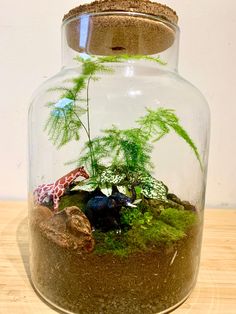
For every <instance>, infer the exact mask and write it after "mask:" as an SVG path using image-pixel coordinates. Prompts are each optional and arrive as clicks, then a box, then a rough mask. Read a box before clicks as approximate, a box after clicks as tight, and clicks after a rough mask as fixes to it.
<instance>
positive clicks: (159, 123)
mask: <svg viewBox="0 0 236 314" xmlns="http://www.w3.org/2000/svg"><path fill="white" fill-rule="evenodd" d="M147 111H148V113H147V115H145V116H144V117H142V118H140V119H139V120H137V123H138V124H139V125H140V127H141V129H142V130H143V131H144V132H145V133H147V134H148V136H149V137H150V138H152V140H153V142H156V141H158V140H160V139H161V138H162V137H163V136H165V135H166V134H168V133H169V132H170V131H171V129H172V130H173V131H174V132H175V133H177V134H178V135H179V136H180V137H181V138H182V139H183V140H184V141H185V142H186V143H187V144H188V145H189V146H190V148H191V149H192V150H193V152H194V154H195V156H196V157H197V159H198V161H199V163H200V167H201V168H202V161H201V157H200V154H199V152H198V149H197V147H196V145H195V144H194V142H193V140H192V139H191V138H190V136H189V135H188V133H187V131H186V130H185V129H184V128H183V127H182V126H181V124H180V123H179V118H178V117H177V116H176V115H175V113H174V110H172V109H165V108H158V109H157V110H152V109H147Z"/></svg>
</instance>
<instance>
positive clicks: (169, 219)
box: [160, 208, 197, 232]
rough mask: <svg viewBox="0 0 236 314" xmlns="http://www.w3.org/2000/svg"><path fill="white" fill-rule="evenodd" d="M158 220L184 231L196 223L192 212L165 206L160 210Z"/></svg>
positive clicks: (195, 216) (194, 214)
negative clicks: (165, 207)
mask: <svg viewBox="0 0 236 314" xmlns="http://www.w3.org/2000/svg"><path fill="white" fill-rule="evenodd" d="M160 220H161V221H163V222H164V223H166V224H168V225H170V226H172V227H174V228H176V229H178V230H181V231H183V232H185V231H187V230H188V228H190V227H191V226H192V225H193V224H195V223H196V220H197V215H196V213H194V212H190V211H186V210H178V209H176V208H167V209H165V210H163V211H162V212H161V214H160Z"/></svg>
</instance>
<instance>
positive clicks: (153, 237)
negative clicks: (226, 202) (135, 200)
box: [94, 208, 197, 256]
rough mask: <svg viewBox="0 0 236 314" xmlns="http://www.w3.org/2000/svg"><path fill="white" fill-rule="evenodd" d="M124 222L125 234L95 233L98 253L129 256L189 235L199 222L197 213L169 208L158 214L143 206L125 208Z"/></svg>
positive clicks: (123, 232)
mask: <svg viewBox="0 0 236 314" xmlns="http://www.w3.org/2000/svg"><path fill="white" fill-rule="evenodd" d="M121 221H122V224H123V226H124V230H123V231H122V232H121V233H119V232H117V231H109V232H106V233H103V232H100V231H96V232H94V238H95V240H96V246H95V253H96V254H107V253H111V254H114V255H118V256H128V255H129V254H131V253H134V252H137V251H144V250H150V249H153V248H155V247H158V246H160V245H163V244H166V245H169V244H171V243H174V242H176V241H178V240H181V239H183V238H184V237H186V236H187V231H188V230H189V229H190V228H191V227H192V226H193V225H195V224H196V223H197V213H196V212H190V211H186V210H178V209H176V208H167V209H165V210H163V211H161V213H160V214H159V216H158V217H156V216H154V215H153V213H152V212H151V211H150V209H149V211H146V212H144V213H142V212H141V211H140V209H139V208H133V209H124V210H123V211H122V219H121Z"/></svg>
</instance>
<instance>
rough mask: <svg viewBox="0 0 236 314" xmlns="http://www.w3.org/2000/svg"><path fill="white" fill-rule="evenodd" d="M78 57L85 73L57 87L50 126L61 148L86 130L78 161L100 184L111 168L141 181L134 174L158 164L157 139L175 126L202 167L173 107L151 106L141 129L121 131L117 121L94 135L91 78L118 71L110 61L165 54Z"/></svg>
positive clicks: (177, 132)
mask: <svg viewBox="0 0 236 314" xmlns="http://www.w3.org/2000/svg"><path fill="white" fill-rule="evenodd" d="M76 60H77V61H78V62H79V63H80V64H81V66H82V71H81V75H80V76H78V77H76V78H73V79H72V80H71V81H70V83H71V87H70V88H68V87H65V86H62V87H57V88H54V89H53V91H57V92H60V98H59V99H58V101H57V102H56V103H55V102H54V103H50V104H48V106H49V108H50V109H51V112H50V116H49V118H48V121H47V123H46V125H45V130H46V131H47V133H48V136H49V139H50V140H51V141H52V143H53V144H54V145H55V146H56V147H57V148H58V149H60V148H61V147H62V146H64V145H66V144H67V143H69V142H70V141H72V140H76V141H79V140H80V134H81V131H82V130H83V131H84V132H85V134H86V136H87V139H88V140H87V142H86V143H85V145H84V148H83V150H82V152H81V156H80V158H79V159H78V160H77V161H79V162H80V163H83V164H85V165H86V167H87V169H89V171H90V174H91V176H92V178H93V180H94V181H95V185H99V184H100V183H101V178H102V174H103V173H104V171H106V170H107V169H108V168H109V170H110V171H113V172H121V171H122V172H123V173H126V174H127V175H126V179H127V177H129V176H130V178H128V180H131V177H132V180H133V181H137V180H138V179H137V175H135V174H140V173H143V174H150V173H151V171H152V169H153V165H152V162H151V152H152V149H153V143H154V142H157V141H159V140H160V139H161V138H163V137H164V136H165V135H167V134H168V133H169V132H170V131H171V130H173V131H174V132H175V133H176V134H177V135H179V136H180V137H181V138H182V139H183V140H184V141H185V142H186V143H187V144H188V145H189V146H190V148H191V149H192V150H193V152H194V154H195V156H196V158H197V159H198V161H199V163H200V166H201V167H202V163H201V158H200V155H199V152H198V150H197V147H196V145H195V144H194V142H193V140H192V139H191V138H190V136H189V135H188V133H187V132H186V130H185V129H184V128H183V127H182V126H181V124H180V122H179V119H178V117H177V116H176V115H175V113H174V110H171V109H165V108H158V109H156V110H152V109H150V108H147V113H146V115H144V116H143V117H141V118H140V119H138V120H137V121H136V124H137V126H136V128H132V129H125V130H120V129H118V128H117V127H116V126H114V125H113V126H112V127H111V128H110V129H106V130H102V131H101V132H102V135H101V136H99V137H96V138H92V137H91V126H90V115H91V112H90V111H91V109H90V99H89V88H90V82H91V81H92V80H93V81H96V80H98V79H99V74H101V73H113V71H114V70H113V68H112V67H111V66H110V65H108V64H109V63H117V62H126V61H130V60H145V61H149V62H150V61H151V62H156V63H159V64H162V65H164V64H165V63H164V62H163V61H161V60H160V58H154V57H150V56H129V55H120V56H106V57H96V58H94V57H88V58H81V57H77V58H76ZM84 94H85V97H84ZM83 116H85V117H86V118H85V119H84V118H83ZM84 121H86V122H84ZM121 176H122V174H121ZM132 180H131V181H132Z"/></svg>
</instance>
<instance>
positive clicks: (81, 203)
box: [59, 191, 89, 210]
mask: <svg viewBox="0 0 236 314" xmlns="http://www.w3.org/2000/svg"><path fill="white" fill-rule="evenodd" d="M88 197H89V193H88V192H85V191H80V192H74V193H71V194H68V195H64V196H62V197H61V199H60V204H59V209H64V208H65V207H71V206H77V207H79V208H80V209H81V210H84V209H85V206H86V203H87V201H88Z"/></svg>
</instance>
